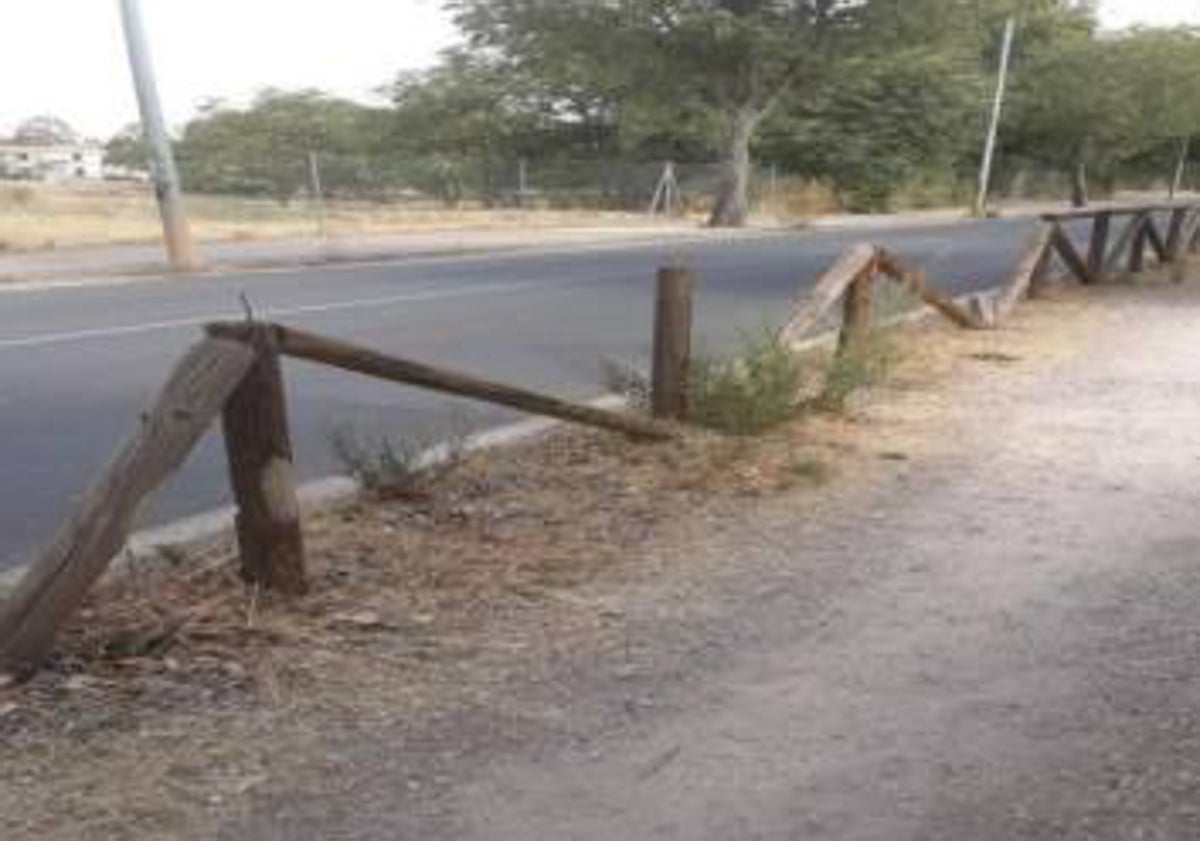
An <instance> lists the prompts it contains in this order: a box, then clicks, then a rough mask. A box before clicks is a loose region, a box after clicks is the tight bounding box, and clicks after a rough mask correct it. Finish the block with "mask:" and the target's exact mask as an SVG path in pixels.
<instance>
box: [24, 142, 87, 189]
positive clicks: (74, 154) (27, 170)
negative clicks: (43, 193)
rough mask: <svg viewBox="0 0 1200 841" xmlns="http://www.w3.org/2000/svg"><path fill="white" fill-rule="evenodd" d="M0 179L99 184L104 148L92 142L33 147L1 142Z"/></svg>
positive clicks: (31, 145)
mask: <svg viewBox="0 0 1200 841" xmlns="http://www.w3.org/2000/svg"><path fill="white" fill-rule="evenodd" d="M0 178H15V179H22V180H30V181H100V180H102V179H103V178H104V147H103V146H100V145H98V144H94V143H69V144H55V145H36V144H24V143H13V142H11V141H3V140H0Z"/></svg>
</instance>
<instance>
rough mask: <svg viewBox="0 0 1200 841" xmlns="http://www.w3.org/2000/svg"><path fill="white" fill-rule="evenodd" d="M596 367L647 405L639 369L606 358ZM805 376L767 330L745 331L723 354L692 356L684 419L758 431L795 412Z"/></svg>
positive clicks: (635, 403)
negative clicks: (736, 345) (739, 343)
mask: <svg viewBox="0 0 1200 841" xmlns="http://www.w3.org/2000/svg"><path fill="white" fill-rule="evenodd" d="M602 367H603V375H604V383H605V386H606V387H607V388H608V389H609V390H610V391H611V392H613V393H614V394H620V395H621V396H623V397H624V398H625V399H626V400H628V402H629V405H630V406H632V407H634V408H637V409H641V410H643V411H645V410H648V409H649V407H650V397H651V383H650V378H649V377H648V376H647V375H646V374H645V373H644V372H643V371H641V370H639V369H637V368H634V367H632V366H629V365H625V364H622V363H619V362H613V361H611V360H605V361H604V362H603V363H602ZM807 379H808V376H807V368H806V366H805V365H804V363H803V362H802V361H801V359H800V358H799V357H797V356H796V354H795V353H793V352H792V351H791V350H789V349H788V348H787V347H785V346H783V345H782V344H780V343H779V341H778V340H777V339H776V337H775V334H774V333H773V332H772V331H768V330H763V331H762V332H761V333H757V334H748V335H745V336H743V338H742V341H741V345H740V347H739V348H738V349H736V350H735V351H733V352H731V353H729V354H724V355H716V354H709V353H703V352H701V353H696V354H694V355H693V356H692V360H691V365H690V368H689V371H688V417H687V419H688V422H689V423H693V424H695V425H696V426H701V427H704V428H706V429H711V430H713V431H715V432H723V433H726V434H728V435H758V434H761V433H763V432H766V431H767V430H768V429H771V428H772V427H775V426H779V425H780V424H782V423H786V422H787V421H789V420H791V419H792V418H794V417H796V415H797V414H798V413H799V411H800V409H801V408H802V406H803V389H804V385H805V382H806V381H807Z"/></svg>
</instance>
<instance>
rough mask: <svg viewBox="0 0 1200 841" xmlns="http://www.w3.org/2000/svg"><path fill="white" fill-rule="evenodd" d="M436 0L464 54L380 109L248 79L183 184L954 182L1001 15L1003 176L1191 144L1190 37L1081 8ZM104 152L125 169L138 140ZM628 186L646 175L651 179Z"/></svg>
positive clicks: (205, 118) (986, 85) (448, 189)
mask: <svg viewBox="0 0 1200 841" xmlns="http://www.w3.org/2000/svg"><path fill="white" fill-rule="evenodd" d="M443 2H444V3H445V5H446V6H447V8H448V9H450V10H451V12H452V13H453V14H454V16H455V20H456V21H457V22H458V24H459V26H460V28H461V29H462V32H463V35H464V38H465V42H464V44H463V46H461V47H460V48H458V49H455V50H451V51H448V52H447V53H445V55H444V57H443V60H442V61H441V62H440V63H439V64H438V65H437V66H436V67H434V68H432V69H430V70H426V71H422V72H418V73H405V74H402V75H400V76H398V77H397V78H396V79H395V80H393V81H392V83H391V84H390V85H389V86H388V87H387V88H385V89H384V90H383V91H382V92H383V93H384V95H385V96H387V97H388V98H389V100H390V102H389V103H388V106H387V107H380V108H370V107H366V106H363V105H360V104H356V103H353V102H348V101H346V100H342V99H337V98H334V97H330V96H326V95H324V94H321V93H320V92H316V91H296V92H283V91H267V92H264V93H263V94H262V95H261V96H260V97H259V98H258V99H257V100H255V101H254V102H253V103H252V104H251V105H250V106H249V107H246V108H232V107H228V106H225V105H222V104H220V103H216V104H213V105H211V106H209V107H208V108H206V109H205V110H204V111H203V112H202V113H201V114H200V115H199V116H198V117H197V118H196V119H195V120H193V121H192V122H191V123H190V124H189V125H188V126H187V128H186V129H185V131H184V132H183V135H182V137H181V139H180V141H179V155H180V163H181V169H182V171H183V175H184V179H185V182H186V184H187V185H188V187H189V188H190V189H193V190H206V191H219V192H236V193H242V194H251V195H264V196H273V197H276V198H278V199H280V200H284V201H286V200H288V199H289V198H291V197H292V196H294V195H296V194H298V193H300V192H302V191H304V190H305V189H306V187H307V184H308V178H309V171H308V170H309V167H308V158H309V152H310V151H316V152H319V153H321V161H322V169H323V176H324V182H325V184H326V186H327V187H328V189H329V191H330V192H331V193H333V194H335V195H336V194H337V193H339V192H341V193H344V194H347V195H349V194H353V195H362V194H363V193H364V192H367V191H371V190H374V191H376V192H378V193H379V194H381V195H386V194H389V193H390V192H393V191H395V190H398V189H401V188H404V189H416V190H418V191H420V192H421V193H423V194H425V195H431V196H437V197H440V198H441V199H442V200H443V201H445V202H446V203H447V204H450V205H453V204H456V203H458V202H459V201H460V200H461V199H462V198H463V197H464V196H466V195H473V196H481V197H483V198H484V199H485V201H498V200H502V199H504V198H505V197H506V194H510V193H512V191H513V189H514V188H515V186H516V185H515V180H516V179H515V172H516V170H517V167H516V162H517V160H518V159H529V160H530V161H532V162H533V164H534V165H535V166H539V167H541V168H542V170H543V171H546V170H547V169H549V168H554V169H555V170H556V171H557V172H559V173H568V174H570V172H571V169H572V167H575V168H576V169H578V170H579V172H577V173H576V176H577V177H578V178H580V179H583V178H595V177H596V176H597V175H599V174H600V173H601V172H602V171H612V172H615V171H616V170H617V169H618V168H619V167H622V166H631V165H633V164H638V163H648V162H651V161H654V162H657V165H655V166H651V167H650V169H652V170H655V171H657V172H661V162H662V161H664V160H673V161H675V162H677V163H680V164H687V163H702V162H703V163H707V162H711V161H713V160H714V159H716V160H721V161H722V162H723V163H722V174H721V177H720V178H719V180H718V183H717V184H716V186H715V188H714V190H713V201H712V213H711V220H710V221H711V223H712V224H714V225H738V224H741V223H743V222H744V221H745V219H746V216H747V213H748V198H749V192H750V184H749V179H750V175H751V172H752V161H753V159H754V158H755V157H759V158H765V157H769V159H770V161H771V162H772V163H775V164H779V165H782V166H783V168H784V169H785V171H787V172H791V173H796V174H803V175H807V176H809V177H812V178H817V179H821V180H822V181H824V182H826V183H828V184H831V185H832V186H833V187H834V188H835V189H836V190H837V191H838V192H839V193H840V194H841V196H842V197H843V198H844V200H845V202H846V203H847V204H848V205H849V206H851V207H852V208H855V209H862V210H875V209H882V208H886V207H888V206H889V205H890V204H891V203H892V201H893V199H894V196H895V193H896V192H897V190H899V189H902V188H903V187H905V185H907V184H910V183H914V182H921V181H929V180H930V174H931V173H937V174H938V177H939V178H940V179H942V180H943V181H944V182H946V183H947V184H950V185H956V184H968V183H970V182H971V181H972V180H973V171H974V170H976V169H977V167H978V163H979V160H978V158H979V149H980V146H981V138H982V134H983V130H984V127H985V124H986V117H987V114H988V111H989V107H990V100H991V93H992V90H993V89H994V85H995V79H996V69H997V65H998V63H999V45H1000V42H1001V37H1000V35H1001V31H1002V29H1003V26H1004V22H1005V21H1006V19H1007V18H1008V17H1010V16H1013V15H1016V16H1017V17H1018V20H1019V29H1018V36H1017V42H1016V50H1015V54H1014V56H1013V64H1012V74H1011V88H1010V96H1009V100H1008V102H1007V107H1006V110H1005V117H1004V122H1003V125H1002V128H1001V134H1000V138H1001V148H1000V161H999V163H1000V173H1001V175H1002V176H1004V175H1006V174H1007V175H1009V176H1011V175H1012V174H1013V173H1014V172H1015V171H1016V170H1017V167H1018V166H1022V167H1030V166H1035V165H1036V166H1039V167H1042V168H1053V169H1056V170H1060V171H1062V172H1063V173H1069V174H1071V175H1072V176H1073V178H1074V183H1075V189H1074V193H1075V196H1074V198H1075V199H1076V200H1077V201H1081V202H1082V201H1084V200H1085V199H1086V195H1087V186H1088V184H1087V181H1088V177H1089V176H1091V177H1092V178H1094V179H1096V180H1099V181H1100V182H1102V183H1105V184H1107V183H1112V182H1113V181H1114V180H1115V179H1116V178H1117V176H1118V175H1120V174H1122V173H1128V172H1130V171H1134V172H1139V173H1141V172H1154V173H1156V174H1157V175H1158V176H1159V177H1160V178H1162V177H1167V176H1169V175H1170V173H1171V171H1172V169H1177V168H1178V166H1179V164H1180V163H1181V162H1182V161H1185V160H1187V159H1188V156H1189V155H1191V156H1200V142H1198V143H1192V142H1191V140H1192V138H1193V137H1194V136H1195V135H1197V134H1198V133H1200V132H1198V131H1197V129H1198V127H1200V33H1198V32H1197V31H1194V30H1188V29H1178V30H1161V29H1147V30H1134V31H1130V32H1125V33H1117V34H1113V33H1102V32H1099V31H1098V30H1097V26H1096V21H1095V14H1094V3H1092V2H1087V1H1086V0H443ZM109 159H110V161H111V162H114V163H122V164H125V165H127V166H136V165H138V164H139V163H140V162H141V161H143V160H144V155H143V152H142V149H141V144H140V139H139V137H138V134H137V132H136V131H134V132H125V133H122V134H121V135H119V136H118V137H116V138H114V139H113V141H112V142H111V143H110V145H109ZM578 162H588V163H590V164H593V165H594V166H592V167H589V168H588V172H587V174H586V175H585V174H582V173H583V168H580V167H577V166H576V165H577V163H578ZM631 171H632V170H631ZM637 178H638V179H639V183H641V182H648V184H647V185H646V186H645V187H644V189H649V185H650V184H652V183H653V178H654V174H653V173H651V174H650V175H649V176H646V175H645V173H644V172H639V173H638V175H637ZM605 189H606V190H607V189H608V188H607V187H606V188H605ZM614 195H616V196H617V197H618V199H619V200H621V201H625V202H628V201H630V200H631V199H632V197H633V195H634V194H633V193H632V192H629V191H626V190H625V188H624V187H620V188H618V189H616V190H615V191H614ZM606 197H607V193H606V194H605V196H603V197H602V199H603V198H606ZM637 200H638V202H639V203H640V202H641V201H644V200H645V197H641V198H638V199H637Z"/></svg>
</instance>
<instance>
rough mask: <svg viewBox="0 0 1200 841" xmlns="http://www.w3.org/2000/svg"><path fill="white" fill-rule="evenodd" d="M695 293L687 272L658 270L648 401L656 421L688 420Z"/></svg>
mask: <svg viewBox="0 0 1200 841" xmlns="http://www.w3.org/2000/svg"><path fill="white" fill-rule="evenodd" d="M694 289H695V276H694V275H693V274H692V273H691V271H689V270H688V269H685V268H680V267H672V268H664V269H660V270H659V272H658V294H657V298H656V302H655V309H654V370H653V374H652V376H651V400H650V402H651V410H652V412H653V414H654V417H656V418H664V419H670V420H683V419H684V418H685V417H686V416H687V410H688V393H687V381H688V366H689V362H690V360H691V353H692V294H693V291H694Z"/></svg>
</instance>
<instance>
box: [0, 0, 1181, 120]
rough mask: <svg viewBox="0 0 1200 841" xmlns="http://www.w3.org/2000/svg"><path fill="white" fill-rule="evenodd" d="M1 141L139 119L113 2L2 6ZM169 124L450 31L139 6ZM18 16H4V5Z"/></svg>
mask: <svg viewBox="0 0 1200 841" xmlns="http://www.w3.org/2000/svg"><path fill="white" fill-rule="evenodd" d="M0 2H3V3H4V4H5V5H6V6H8V7H9V8H5V9H4V24H3V28H2V29H0V79H3V82H2V83H0V134H3V133H4V131H5V130H6V129H11V128H12V127H13V124H14V123H16V122H18V121H19V120H21V119H22V118H24V117H27V116H31V115H34V114H40V113H54V114H58V115H61V116H63V117H65V118H66V119H68V120H69V121H71V122H72V123H73V124H75V125H76V126H77V127H78V128H80V129H81V130H83V131H85V132H87V133H90V134H93V135H96V136H107V135H109V134H111V133H112V132H114V131H115V130H117V129H118V128H120V127H121V126H122V125H124V124H126V123H128V122H130V121H131V120H133V119H134V118H135V117H136V110H135V105H134V101H133V96H132V93H131V90H130V83H129V73H128V69H127V66H126V64H125V54H124V52H123V47H122V41H121V31H120V26H119V19H118V16H117V0H21V1H20V3H19V6H18V0H0ZM142 5H143V8H144V10H145V14H146V19H147V21H146V22H147V27H148V29H149V32H150V36H151V39H152V41H153V43H154V53H155V59H156V62H157V65H158V72H159V80H160V85H161V88H162V94H163V99H164V101H165V104H166V107H167V111H168V116H169V119H170V120H171V121H172V122H173V123H175V124H179V123H182V122H184V121H185V120H186V119H187V117H188V116H189V115H190V114H191V113H192V111H193V110H194V109H195V107H196V105H197V104H199V103H200V102H203V101H204V100H205V99H208V98H210V97H224V98H232V99H234V100H239V99H242V98H245V97H246V96H247V95H249V94H250V93H252V92H253V91H255V90H257V89H259V88H262V87H266V86H275V87H290V88H295V87H321V88H325V89H328V90H332V91H335V92H337V93H340V94H343V95H348V96H355V97H366V96H369V94H370V91H371V90H372V88H374V87H376V86H378V85H380V84H383V83H384V82H386V81H387V80H388V79H389V78H391V77H392V76H393V75H394V74H395V73H396V72H397V71H398V70H401V69H403V68H413V67H423V66H427V65H429V64H430V63H432V62H433V61H434V60H435V59H436V57H437V53H438V51H439V50H440V49H442V48H443V47H445V46H447V45H448V44H450V43H452V42H453V40H454V37H455V36H454V31H453V28H452V27H451V26H450V24H449V22H448V21H447V20H446V18H445V15H444V14H443V13H442V12H441V10H440V2H439V0H142ZM14 6H15V7H16V8H13V7H14ZM1103 9H1104V16H1105V23H1106V25H1110V26H1127V25H1130V24H1132V23H1139V22H1140V23H1154V24H1174V23H1183V22H1190V23H1195V24H1200V0H1103Z"/></svg>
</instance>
